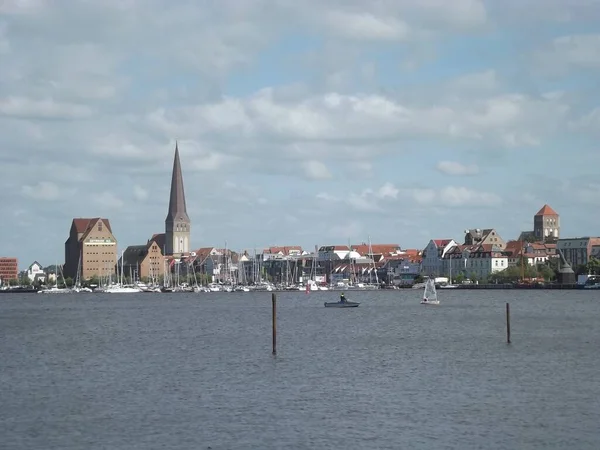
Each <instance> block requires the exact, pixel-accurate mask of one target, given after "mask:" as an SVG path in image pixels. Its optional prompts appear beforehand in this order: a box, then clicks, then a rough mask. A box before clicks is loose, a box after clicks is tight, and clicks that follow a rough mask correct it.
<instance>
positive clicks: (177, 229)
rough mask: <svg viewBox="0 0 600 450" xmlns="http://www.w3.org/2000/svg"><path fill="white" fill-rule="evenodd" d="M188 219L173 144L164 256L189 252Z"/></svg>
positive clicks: (177, 149)
mask: <svg viewBox="0 0 600 450" xmlns="http://www.w3.org/2000/svg"><path fill="white" fill-rule="evenodd" d="M190 225H191V223H190V218H189V217H188V214H187V208H186V206H185V192H184V190H183V175H182V174H181V163H180V162H179V148H178V146H177V143H175V160H174V161H173V175H172V177H171V197H170V198H169V213H168V214H167V218H166V219H165V249H164V252H165V256H166V255H173V256H176V257H177V256H181V255H182V254H187V253H189V251H190V228H191V227H190Z"/></svg>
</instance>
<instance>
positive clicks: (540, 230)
mask: <svg viewBox="0 0 600 450" xmlns="http://www.w3.org/2000/svg"><path fill="white" fill-rule="evenodd" d="M533 235H534V237H535V240H536V241H538V242H543V241H547V240H554V241H556V240H558V239H560V216H559V215H558V213H557V212H556V211H554V210H553V209H552V208H551V207H550V206H548V205H544V206H542V209H540V210H539V211H538V212H537V214H536V215H535V216H534V217H533Z"/></svg>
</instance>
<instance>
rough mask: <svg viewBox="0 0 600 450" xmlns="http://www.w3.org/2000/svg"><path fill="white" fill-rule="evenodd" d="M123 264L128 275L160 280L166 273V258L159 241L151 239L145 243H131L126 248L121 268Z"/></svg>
mask: <svg viewBox="0 0 600 450" xmlns="http://www.w3.org/2000/svg"><path fill="white" fill-rule="evenodd" d="M121 264H123V273H124V275H125V276H126V277H131V278H133V279H138V280H144V281H146V280H148V281H152V282H158V280H159V279H160V278H162V277H163V276H164V274H165V258H164V257H163V253H162V250H161V248H160V246H159V242H157V241H156V240H154V239H149V240H148V242H147V243H146V244H145V245H131V246H129V247H127V248H126V249H125V251H124V252H123V256H122V257H121V261H120V262H119V268H120V266H121Z"/></svg>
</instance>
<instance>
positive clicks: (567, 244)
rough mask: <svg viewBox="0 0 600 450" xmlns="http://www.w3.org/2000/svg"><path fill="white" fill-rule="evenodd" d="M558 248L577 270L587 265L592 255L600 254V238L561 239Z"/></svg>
mask: <svg viewBox="0 0 600 450" xmlns="http://www.w3.org/2000/svg"><path fill="white" fill-rule="evenodd" d="M556 248H557V249H558V250H560V251H561V252H562V254H563V256H564V257H565V259H566V260H567V262H568V263H569V264H570V265H571V267H573V269H576V268H577V267H578V266H583V265H585V264H587V263H588V262H589V260H590V258H591V257H592V255H595V254H600V237H581V238H568V239H559V240H558V242H557V243H556Z"/></svg>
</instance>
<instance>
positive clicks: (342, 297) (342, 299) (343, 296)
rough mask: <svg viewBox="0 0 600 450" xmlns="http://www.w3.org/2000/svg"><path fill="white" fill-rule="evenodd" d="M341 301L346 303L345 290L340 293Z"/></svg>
mask: <svg viewBox="0 0 600 450" xmlns="http://www.w3.org/2000/svg"><path fill="white" fill-rule="evenodd" d="M340 303H346V296H345V295H344V293H343V292H342V293H341V294H340Z"/></svg>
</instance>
